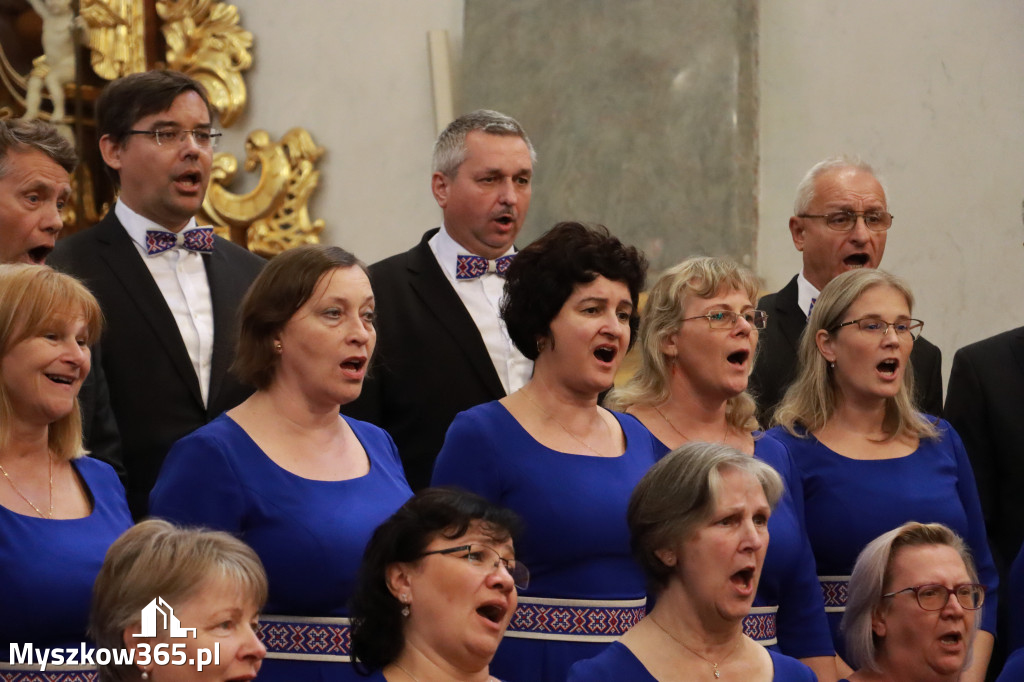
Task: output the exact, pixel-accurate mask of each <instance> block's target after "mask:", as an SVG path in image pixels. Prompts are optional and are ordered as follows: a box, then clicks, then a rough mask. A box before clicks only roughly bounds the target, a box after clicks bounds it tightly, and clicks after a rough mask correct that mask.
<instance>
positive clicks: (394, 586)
mask: <svg viewBox="0 0 1024 682" xmlns="http://www.w3.org/2000/svg"><path fill="white" fill-rule="evenodd" d="M410 569H411V566H410V565H409V564H407V563H402V562H395V563H393V564H389V565H388V567H387V568H385V569H384V582H385V583H387V586H388V591H389V592H391V594H392V595H394V597H395V599H398V600H399V601H401V602H403V603H404V600H403V599H402V596H403V595H409V594H411V593H412V580H411V570H410Z"/></svg>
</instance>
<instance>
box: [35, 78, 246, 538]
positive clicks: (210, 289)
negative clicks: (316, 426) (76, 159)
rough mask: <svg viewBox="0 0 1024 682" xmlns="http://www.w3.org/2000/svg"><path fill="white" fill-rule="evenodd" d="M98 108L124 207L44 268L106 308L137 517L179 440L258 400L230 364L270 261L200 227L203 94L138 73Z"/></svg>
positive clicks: (108, 363)
mask: <svg viewBox="0 0 1024 682" xmlns="http://www.w3.org/2000/svg"><path fill="white" fill-rule="evenodd" d="M96 109H97V112H96V118H97V133H98V135H99V137H100V153H101V155H102V157H103V161H104V163H105V164H106V166H107V170H108V172H109V173H110V175H111V177H112V178H113V179H114V182H115V184H117V185H118V186H119V187H120V193H119V196H118V200H117V203H116V204H114V207H113V208H112V209H111V210H110V211H109V212H108V213H107V215H106V216H105V217H104V218H103V220H101V221H100V222H99V223H98V224H97V225H96V226H94V227H92V228H90V229H88V230H85V231H83V232H80V233H78V234H76V235H73V236H71V237H69V238H67V239H64V240H62V241H61V242H59V243H58V244H57V247H56V249H55V250H54V252H53V255H52V256H51V257H50V259H49V261H48V263H49V264H50V265H53V266H54V267H56V268H58V269H61V270H64V271H66V272H68V273H70V274H73V275H75V276H77V277H79V278H80V279H82V280H83V281H84V282H85V283H86V285H88V286H89V288H90V289H91V290H92V291H93V293H94V294H95V295H96V298H97V299H98V300H99V302H100V305H101V307H102V308H103V314H104V316H105V318H106V323H107V324H106V328H105V330H104V334H103V337H102V345H103V356H102V358H103V359H102V362H103V368H104V370H105V372H106V378H107V383H108V386H109V391H110V401H111V406H112V407H113V410H114V415H115V417H116V419H117V425H118V428H119V430H120V431H121V440H122V450H123V459H124V466H125V469H126V470H127V486H126V487H127V492H128V502H129V504H130V506H131V508H132V513H133V514H134V515H135V516H136V517H137V518H138V517H141V516H143V515H144V514H145V512H146V508H147V501H148V497H149V491H150V489H151V488H152V487H153V483H154V482H155V480H156V476H157V474H158V473H159V471H160V465H161V463H162V462H163V459H164V456H165V455H166V454H167V451H168V450H169V449H170V447H171V445H173V444H174V442H175V441H176V440H178V439H179V438H181V437H182V436H185V435H187V434H188V433H190V432H192V431H194V430H195V429H197V428H199V427H200V426H202V425H204V424H205V423H206V422H208V421H210V420H211V419H213V418H214V417H216V416H217V415H219V414H220V413H221V412H223V411H225V410H227V409H230V408H232V407H234V406H235V405H237V404H238V403H240V402H241V401H242V400H244V399H245V398H246V397H247V396H248V395H249V394H250V393H251V392H252V390H251V388H249V387H246V386H243V385H241V384H240V383H238V382H237V381H236V380H235V379H234V378H233V377H232V376H231V375H229V374H228V367H229V366H230V365H231V362H232V361H233V360H234V343H235V336H236V333H235V311H236V310H237V308H238V306H239V304H240V303H241V300H242V296H243V295H244V294H245V291H246V289H247V288H248V286H249V284H250V283H251V282H252V281H253V279H255V277H256V275H257V274H258V273H259V271H260V269H261V268H262V267H263V263H264V261H263V259H262V258H260V257H258V256H256V255H254V254H252V253H249V252H248V251H247V250H245V249H243V248H241V247H239V246H236V245H235V244H232V243H231V242H229V241H226V240H224V239H221V238H220V237H215V236H214V235H213V232H212V230H211V229H210V228H201V227H197V226H196V220H195V214H196V213H197V212H198V211H199V209H200V207H201V206H202V203H203V198H204V197H205V196H206V187H207V184H208V183H209V180H210V168H211V165H212V160H213V147H214V145H215V144H216V142H217V138H218V137H219V135H220V133H218V132H217V130H216V129H215V128H213V125H212V120H213V109H212V107H211V106H210V102H209V100H208V98H207V96H206V92H205V91H204V89H203V87H202V85H200V84H199V83H198V82H196V81H195V80H193V79H191V78H189V77H188V76H185V75H184V74H180V73H176V72H173V71H151V72H148V73H140V74H132V75H130V76H126V77H124V78H121V79H118V80H116V81H114V82H112V83H111V84H109V85H108V86H107V87H106V89H105V90H104V91H103V94H102V95H101V96H100V99H99V101H98V102H97V105H96Z"/></svg>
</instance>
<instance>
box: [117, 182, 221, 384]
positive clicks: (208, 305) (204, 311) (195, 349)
mask: <svg viewBox="0 0 1024 682" xmlns="http://www.w3.org/2000/svg"><path fill="white" fill-rule="evenodd" d="M114 213H115V215H117V219H118V220H120V221H121V224H122V225H124V229H125V230H126V231H127V232H128V235H129V236H130V237H131V238H132V241H133V242H135V248H137V249H138V250H139V254H140V255H141V257H142V262H143V263H145V264H146V267H147V268H149V272H150V274H151V275H153V281H155V282H156V285H157V287H159V288H160V293H162V294H163V295H164V300H165V301H167V307H168V308H170V310H171V314H172V315H174V321H175V322H176V323H177V325H178V331H179V332H180V333H181V340H182V341H184V342H185V348H186V349H187V350H188V356H189V358H190V359H191V360H192V368H193V369H194V370H195V372H196V377H198V378H199V388H200V390H201V391H202V395H203V403H204V404H209V398H210V395H209V394H210V362H211V360H212V357H213V304H212V302H211V301H210V282H209V280H207V278H206V266H205V265H204V264H203V256H202V254H199V253H197V252H195V251H187V250H186V249H183V248H173V249H168V250H167V251H164V252H162V253H157V254H154V255H152V256H149V255H147V254H146V232H147V231H148V230H159V231H161V232H169V230H166V229H164V228H163V227H161V226H159V225H157V224H156V223H154V222H153V221H151V220H149V219H147V218H144V217H142V216H141V215H139V214H138V213H136V212H135V211H133V210H132V209H130V208H128V206H127V205H125V203H124V202H123V201H120V200H118V202H117V203H116V204H114ZM195 226H196V219H195V218H192V219H191V220H190V221H189V223H188V224H187V225H186V226H185V227H184V228H183V229H182V230H180V231H179V232H178V243H179V245H180V244H181V239H182V237H181V233H182V232H184V231H185V230H188V229H191V228H193V227H195ZM172 234H173V233H172Z"/></svg>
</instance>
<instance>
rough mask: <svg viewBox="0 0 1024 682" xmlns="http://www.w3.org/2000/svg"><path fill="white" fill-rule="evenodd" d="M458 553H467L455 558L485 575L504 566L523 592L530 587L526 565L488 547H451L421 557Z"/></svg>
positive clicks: (425, 553)
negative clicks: (462, 560) (467, 563)
mask: <svg viewBox="0 0 1024 682" xmlns="http://www.w3.org/2000/svg"><path fill="white" fill-rule="evenodd" d="M457 552H465V554H464V555H463V556H457V557H453V558H455V559H465V560H466V561H468V562H469V565H470V566H475V567H476V568H479V569H480V570H482V571H484V572H485V573H490V572H491V571H493V570H495V569H496V568H498V566H499V565H500V566H504V567H505V570H506V571H508V574H509V575H510V576H512V582H513V583H515V585H516V587H518V588H519V589H521V590H525V589H526V588H527V587H529V586H530V571H529V569H527V568H526V565H525V564H523V563H522V562H520V561H516V560H515V559H506V558H505V557H503V556H501V555H500V554H498V550H496V549H494V548H493V547H488V546H487V545H461V546H459V547H449V548H448V549H435V550H434V551H432V552H424V553H423V554H421V555H420V556H429V555H431V554H455V553H457Z"/></svg>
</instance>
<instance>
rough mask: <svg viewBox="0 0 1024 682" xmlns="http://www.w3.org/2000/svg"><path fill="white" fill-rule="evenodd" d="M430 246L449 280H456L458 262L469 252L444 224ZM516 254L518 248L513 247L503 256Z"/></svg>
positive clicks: (431, 239) (431, 240)
mask: <svg viewBox="0 0 1024 682" xmlns="http://www.w3.org/2000/svg"><path fill="white" fill-rule="evenodd" d="M429 244H430V248H431V250H432V251H433V252H434V257H435V258H437V262H438V264H439V265H440V266H441V268H443V269H444V271H445V272H446V273H448V278H449V279H451V280H455V272H456V260H457V259H458V256H460V255H464V254H469V250H468V249H466V248H465V247H464V246H462V245H461V244H459V243H458V242H457V241H455V240H454V239H452V236H451V235H450V234H448V230H447V228H445V226H444V225H443V224H442V225H441V229H440V230H438V231H437V234H435V235H434V236H433V237H431V238H430V242H429ZM515 252H516V247H515V246H514V245H512V246H509V247H508V250H507V251H506V252H505V253H503V254H501V255H502V256H507V255H508V254H510V253H515Z"/></svg>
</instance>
